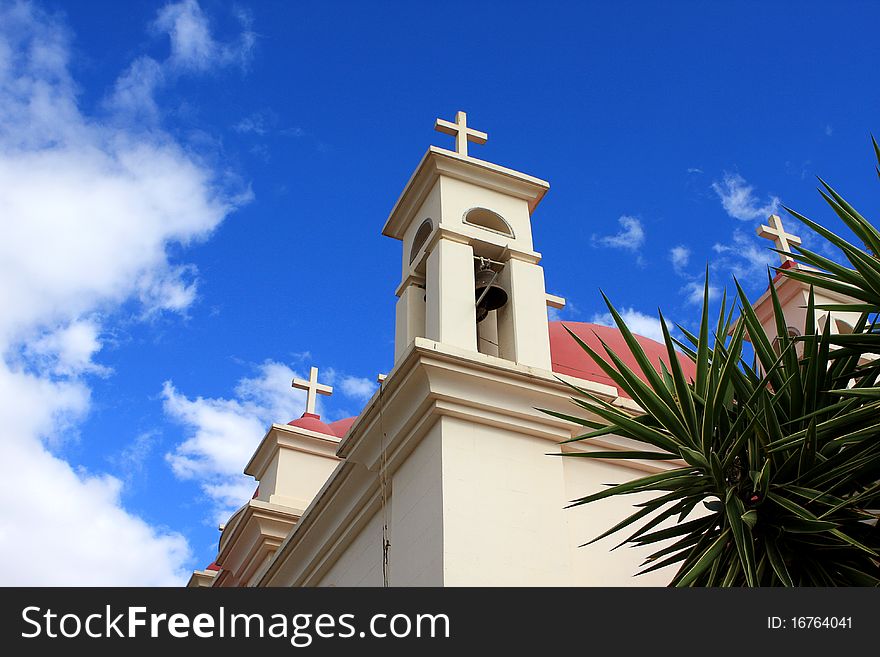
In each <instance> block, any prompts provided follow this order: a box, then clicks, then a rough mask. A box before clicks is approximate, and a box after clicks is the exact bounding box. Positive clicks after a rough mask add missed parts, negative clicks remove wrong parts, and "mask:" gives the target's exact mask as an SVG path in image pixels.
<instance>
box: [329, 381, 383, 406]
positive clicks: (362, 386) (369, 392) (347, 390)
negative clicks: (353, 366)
mask: <svg viewBox="0 0 880 657" xmlns="http://www.w3.org/2000/svg"><path fill="white" fill-rule="evenodd" d="M338 385H339V388H340V390H341V391H342V394H343V395H345V396H346V397H352V398H354V399H358V400H360V401H364V402H365V401H367V400H368V399H369V398H370V397H372V396H373V393H374V392H376V383H375V382H374V381H370V380H369V379H365V378H362V377H359V376H345V377H343V378H342V379H341V380H340V381H339V384H338Z"/></svg>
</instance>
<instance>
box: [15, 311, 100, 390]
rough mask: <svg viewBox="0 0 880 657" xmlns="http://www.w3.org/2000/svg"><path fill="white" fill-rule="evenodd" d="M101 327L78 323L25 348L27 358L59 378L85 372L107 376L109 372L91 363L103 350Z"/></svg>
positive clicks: (94, 324)
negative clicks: (99, 336)
mask: <svg viewBox="0 0 880 657" xmlns="http://www.w3.org/2000/svg"><path fill="white" fill-rule="evenodd" d="M99 331H100V327H99V326H98V324H97V322H96V321H95V320H91V319H80V320H75V321H73V322H71V323H70V324H68V325H67V326H62V327H58V328H56V329H55V330H54V331H52V332H49V333H46V334H45V335H42V336H41V337H39V338H37V339H35V340H32V341H31V342H30V343H29V344H27V345H26V347H25V349H26V351H27V356H28V357H29V358H31V359H34V360H36V361H39V363H40V369H42V370H44V371H51V372H52V373H53V374H59V375H68V376H69V375H77V374H82V373H85V372H89V373H93V374H101V375H104V376H108V375H109V374H110V370H109V369H108V368H106V367H103V366H101V365H98V364H96V363H94V362H92V357H93V356H94V355H95V354H96V353H98V351H100V349H101V342H100V341H99V340H98V333H99Z"/></svg>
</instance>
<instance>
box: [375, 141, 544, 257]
mask: <svg viewBox="0 0 880 657" xmlns="http://www.w3.org/2000/svg"><path fill="white" fill-rule="evenodd" d="M440 176H447V177H449V178H455V179H458V180H463V181H465V182H470V183H473V184H476V185H480V186H482V187H486V188H488V189H492V190H495V191H498V192H501V193H503V194H508V195H510V196H514V197H516V198H521V199H523V200H524V201H526V202H527V203H528V204H529V212H530V213H531V212H534V210H535V208H536V207H538V203H540V202H541V199H542V198H544V194H546V193H547V190H548V189H550V183H548V182H547V181H545V180H541V179H540V178H535V177H533V176H529V175H527V174H525V173H520V172H519V171H514V170H513V169H507V168H506V167H502V166H499V165H497V164H492V163H491V162H486V161H484V160H478V159H475V158H472V157H466V156H464V155H459V154H458V153H455V152H454V151H448V150H446V149H443V148H437V147H436V146H431V147H429V148H428V151H427V152H426V153H425V156H424V157H423V158H422V161H421V162H419V166H418V167H416V170H415V172H414V173H413V175H412V176H411V177H410V179H409V182H407V183H406V187H404V188H403V192H401V194H400V198H398V199H397V203H395V204H394V208H393V209H392V210H391V214H390V215H389V216H388V220H387V221H386V222H385V226H384V227H383V228H382V234H383V235H386V236H388V237H393V238H394V239H398V240H399V239H403V234H404V231H406V229H407V227H408V226H409V224H410V221H411V219H412V215H413V214H414V213H415V212H417V211H418V209H419V207H421V205H422V202H423V201H424V200H425V197H426V196H427V195H428V193H429V192H430V191H431V189H432V188H433V187H434V183H435V182H437V180H438V179H439V178H440Z"/></svg>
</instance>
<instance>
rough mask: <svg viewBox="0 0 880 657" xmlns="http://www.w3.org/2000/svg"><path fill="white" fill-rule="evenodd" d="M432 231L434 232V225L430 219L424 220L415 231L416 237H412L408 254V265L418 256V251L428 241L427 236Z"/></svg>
mask: <svg viewBox="0 0 880 657" xmlns="http://www.w3.org/2000/svg"><path fill="white" fill-rule="evenodd" d="M432 230H434V223H433V222H432V221H431V220H430V219H425V220H424V221H423V222H422V225H421V226H419V229H418V230H417V231H416V236H415V237H413V243H412V248H411V249H410V252H409V264H412V263H413V260H415V259H416V256H417V255H419V251H421V250H422V247H423V246H425V242H427V241H428V236H429V235H430V234H431V231H432Z"/></svg>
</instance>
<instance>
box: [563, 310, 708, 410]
mask: <svg viewBox="0 0 880 657" xmlns="http://www.w3.org/2000/svg"><path fill="white" fill-rule="evenodd" d="M563 324H564V325H565V326H566V327H568V328H569V329H570V330H571V332H572V333H574V334H575V335H577V336H578V337H579V338H580V339H581V340H583V341H584V342H585V343H586V344H587V346H589V347H590V348H592V349H593V350H595V351H596V352H597V353H599V354H601V355H602V356H605V355H606V354H605V348H604V347H603V346H602V342H604V343H605V344H607V345H608V346H609V347H610V348H611V350H612V351H614V353H615V354H617V355H618V356H619V357H620V359H621V360H622V361H623V362H624V363H625V364H626V365H627V367H629V368H631V369H632V370H633V371H634V372H635V373H636V374H638V375H639V378H641V379H642V380H643V381H645V376H644V375H643V374H642V371H641V369H640V368H639V366H638V364H637V363H636V359H635V357H634V356H633V355H632V352H631V351H630V350H629V348H628V347H627V346H626V341H624V339H623V335H621V333H620V331H619V330H618V329H617V328H614V327H611V326H601V325H599V324H587V323H585V322H550V361H551V365H552V367H553V371H554V372H557V373H559V374H568V375H569V376H576V377H578V378H579V379H587V380H589V381H595V382H597V383H604V384H606V385H609V386H615V387H617V386H616V384H615V383H614V381H612V380H611V378H610V377H609V376H608V375H607V374H605V372H603V371H602V369H601V368H600V367H599V366H598V365H597V364H596V362H595V361H594V360H593V359H592V358H591V357H590V355H589V354H588V353H587V352H586V351H584V350H583V349H582V348H581V346H580V345H579V344H578V343H577V341H576V340H575V339H574V338H573V337H571V336H570V335H569V334H568V331H566V330H565V328H564V326H563ZM635 337H636V340H638V342H639V345H640V346H641V347H642V349H643V350H644V352H645V354H646V355H647V356H648V358H649V359H650V361H651V362H652V363H654V364H655V366H656V369H657V370H658V371H659V369H660V365H659V364H660V361H663V362H664V363H665V364H666V366H667V367H668V366H669V355H668V353H667V351H666V345H664V344H662V343H660V342H657V341H656V340H652V339H650V338H646V337H644V336H641V335H636V336H635ZM606 360H609V361H610V359H607V357H606ZM678 361H679V362H680V363H681V369H682V371H683V372H684V375H685V377H687V378H691V379H692V378H694V377H695V376H696V371H697V368H696V365H694V363H693V362H692V361H691V360H690V359H689V358H688V357H687V356H685V355H684V354H679V357H678ZM619 392H620V394H621V395H623V396H625V397H628V396H629V395H626V394H625V393H624V392H623V391H622V390H621V391H619Z"/></svg>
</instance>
